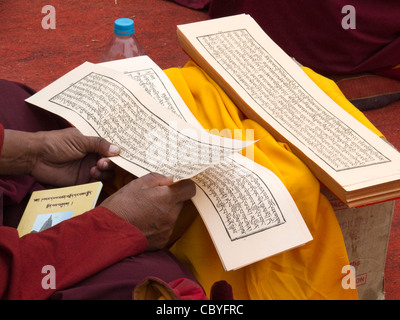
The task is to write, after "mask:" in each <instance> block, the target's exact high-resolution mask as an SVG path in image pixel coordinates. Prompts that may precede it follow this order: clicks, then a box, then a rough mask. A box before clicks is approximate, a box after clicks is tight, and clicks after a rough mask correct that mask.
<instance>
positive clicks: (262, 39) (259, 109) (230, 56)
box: [178, 14, 400, 207]
mask: <svg viewBox="0 0 400 320" xmlns="http://www.w3.org/2000/svg"><path fill="white" fill-rule="evenodd" d="M178 38H179V41H180V43H181V46H182V48H183V49H184V50H185V51H186V52H187V53H188V54H189V55H190V56H191V57H192V59H193V60H194V61H195V62H196V63H197V64H199V65H200V66H201V67H202V68H203V69H204V70H205V71H206V72H207V73H208V74H209V75H210V76H211V77H212V78H213V79H214V80H215V81H216V82H217V83H218V84H219V85H220V86H221V87H222V88H223V89H224V90H225V92H226V93H227V94H228V95H229V96H230V98H231V99H232V100H233V101H234V102H235V103H236V105H237V106H238V107H239V108H240V109H241V110H242V111H243V112H244V113H245V114H246V115H247V116H248V117H249V118H251V119H253V120H255V121H257V122H258V123H260V124H261V125H263V126H264V127H265V128H267V129H268V131H269V132H271V134H273V135H274V136H275V138H276V139H278V140H279V141H284V142H286V143H288V144H289V145H290V147H291V149H292V150H293V152H294V153H295V154H296V155H297V156H298V157H300V158H301V159H302V160H303V162H304V163H306V164H307V165H308V166H309V168H310V169H311V170H312V172H313V173H314V174H315V175H316V177H317V178H318V179H319V180H320V181H321V182H322V183H323V184H324V185H325V186H326V187H327V188H329V189H330V190H331V191H332V192H333V193H334V194H335V195H336V196H337V197H338V198H339V199H340V200H341V201H343V202H344V203H345V204H347V205H348V206H349V207H356V206H362V205H367V204H371V203H375V202H380V201H386V200H390V199H394V198H397V197H399V196H400V154H399V152H397V151H396V150H395V149H394V148H393V147H391V146H390V145H389V144H388V143H386V142H385V141H384V140H383V139H381V138H379V137H378V136H376V135H375V134H374V133H372V132H371V131H370V130H368V129H367V128H366V127H365V126H364V125H362V124H361V123H360V122H359V121H357V120H356V119H354V118H353V117H352V116H351V115H349V114H348V113H347V112H346V111H344V110H343V109H342V108H341V107H340V106H338V105H337V104H336V103H335V102H334V101H333V100H332V99H330V97H328V96H327V95H326V94H325V93H324V92H323V91H322V90H321V89H320V88H319V87H318V86H317V85H316V84H315V83H314V82H313V81H312V80H311V79H310V78H309V77H308V76H307V75H306V74H305V73H304V72H303V71H302V69H301V68H300V67H299V66H298V65H297V63H296V62H294V61H293V59H291V58H290V57H289V56H288V55H287V54H286V53H285V52H283V51H282V50H281V49H280V48H279V47H278V46H277V45H276V44H275V43H274V42H273V41H272V40H271V39H270V38H269V37H268V36H267V35H266V34H265V32H264V31H263V30H262V29H261V27H260V26H259V25H258V24H257V23H256V22H255V21H254V20H253V19H252V18H251V17H250V16H249V15H246V14H241V15H236V16H231V17H225V18H220V19H214V20H208V21H202V22H196V23H191V24H186V25H180V26H178ZM305 50H310V49H309V48H305Z"/></svg>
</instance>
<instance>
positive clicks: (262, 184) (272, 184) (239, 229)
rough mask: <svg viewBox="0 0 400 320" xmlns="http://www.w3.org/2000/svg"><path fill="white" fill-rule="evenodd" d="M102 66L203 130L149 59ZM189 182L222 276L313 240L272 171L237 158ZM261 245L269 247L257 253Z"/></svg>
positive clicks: (122, 61)
mask: <svg viewBox="0 0 400 320" xmlns="http://www.w3.org/2000/svg"><path fill="white" fill-rule="evenodd" d="M103 65H104V66H107V67H110V68H115V69H116V70H119V71H122V72H124V73H125V74H129V75H134V76H133V77H134V78H135V80H137V81H138V83H139V84H140V85H141V86H143V87H144V88H147V90H146V91H148V92H149V93H150V94H151V95H154V96H153V97H154V99H157V100H159V102H160V103H161V104H162V105H163V106H164V107H166V108H174V109H176V110H174V113H175V114H177V115H178V116H180V117H182V118H183V119H185V120H186V121H188V122H190V123H191V124H193V125H195V126H196V127H201V125H200V123H199V122H198V121H197V119H196V118H195V117H194V116H193V115H192V113H191V112H190V110H189V109H188V107H187V106H186V104H185V103H184V102H183V100H182V98H181V97H180V96H179V94H178V92H177V91H176V89H175V87H174V86H173V84H172V83H171V82H170V80H169V79H168V77H166V75H165V74H164V72H163V71H162V70H161V69H160V68H159V67H158V66H157V65H156V64H155V63H154V62H153V61H152V60H151V59H150V58H148V57H135V58H130V59H123V60H117V61H113V62H106V63H104V64H103ZM143 70H145V71H143ZM149 82H151V84H149ZM166 97H168V98H166ZM166 101H168V102H166ZM171 106H173V107H171ZM192 180H193V181H194V182H195V183H196V188H197V192H196V195H195V196H194V197H193V198H192V201H193V203H194V205H195V206H196V208H197V209H198V211H199V213H200V215H201V217H202V219H203V221H204V223H205V225H206V227H207V229H208V231H209V233H210V235H211V238H212V240H213V242H214V245H215V247H216V249H217V252H218V254H219V256H220V258H221V262H222V264H223V266H224V268H225V269H226V270H233V269H237V268H240V267H243V266H245V265H248V264H251V263H253V262H256V261H259V260H261V259H264V258H267V257H269V256H271V255H274V254H277V253H279V252H282V251H285V250H288V249H291V248H293V247H297V246H299V245H303V244H305V243H306V242H308V241H310V240H312V236H311V234H310V233H309V231H308V228H307V226H306V225H305V223H304V220H303V218H302V217H301V214H300V212H299V211H298V209H297V207H296V205H295V203H294V201H293V199H292V197H291V196H290V194H289V193H288V191H287V189H286V188H285V186H284V185H283V184H282V182H281V181H280V180H279V179H278V178H277V177H276V175H275V174H273V173H272V172H271V171H270V170H268V169H267V168H264V167H262V166H260V165H258V164H256V163H255V162H254V161H252V160H250V159H247V158H246V157H244V156H242V155H240V154H239V153H236V154H234V155H233V156H232V157H229V158H228V159H227V160H226V161H223V162H221V163H219V164H215V165H213V166H211V167H209V168H208V169H206V170H205V171H203V172H201V173H199V174H197V175H196V176H194V177H192ZM288 235H290V236H288ZM260 243H268V244H270V245H265V246H262V247H261V248H260V247H259V244H260ZM238 252H240V254H239V255H238Z"/></svg>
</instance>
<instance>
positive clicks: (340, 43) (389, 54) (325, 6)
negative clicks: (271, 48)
mask: <svg viewBox="0 0 400 320" xmlns="http://www.w3.org/2000/svg"><path fill="white" fill-rule="evenodd" d="M348 5H352V6H351V7H349V6H348ZM346 6H347V7H346ZM399 10H400V2H399V1H397V0H384V1H377V0H367V1H357V2H356V3H351V2H350V3H349V1H346V0H335V1H332V0H326V1H318V0H313V1H310V0H307V1H305V0H297V1H291V0H282V1H264V0H262V1H261V0H237V1H234V2H232V1H229V0H211V1H210V7H209V15H210V17H211V18H218V17H222V16H228V15H233V14H239V13H247V14H250V15H251V16H252V17H253V18H254V19H255V20H256V21H257V23H258V24H259V25H260V26H261V27H262V28H263V29H264V31H265V32H266V33H267V34H268V35H269V36H270V37H271V38H272V39H273V40H274V41H275V42H276V43H277V44H278V45H279V46H280V47H281V48H282V49H283V50H284V51H285V52H286V53H287V54H288V55H290V56H291V57H294V58H295V59H296V60H297V61H299V62H300V63H301V64H303V65H305V66H307V67H310V68H312V69H313V70H314V71H316V72H319V73H322V74H326V75H343V74H353V73H360V72H374V73H377V74H382V75H387V76H390V77H393V78H395V79H399V80H400V55H399V52H400V19H399Z"/></svg>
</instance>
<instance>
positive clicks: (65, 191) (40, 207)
mask: <svg viewBox="0 0 400 320" xmlns="http://www.w3.org/2000/svg"><path fill="white" fill-rule="evenodd" d="M102 187H103V184H102V183H101V182H93V183H87V184H82V185H77V186H72V187H66V188H57V189H48V190H40V191H35V192H33V193H32V196H31V198H30V199H29V202H28V205H27V206H26V209H25V212H24V214H23V216H22V219H21V221H20V223H19V225H18V228H17V230H18V234H19V236H20V237H22V236H24V235H26V234H27V233H32V232H40V231H43V230H45V229H48V228H50V227H52V226H54V225H56V224H57V223H60V222H61V221H64V220H66V219H69V218H72V217H75V216H77V215H79V214H82V213H84V212H86V211H88V210H91V209H93V208H94V206H95V205H96V202H97V199H98V197H99V195H100V191H101V189H102Z"/></svg>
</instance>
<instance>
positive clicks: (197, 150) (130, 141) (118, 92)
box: [27, 62, 249, 181]
mask: <svg viewBox="0 0 400 320" xmlns="http://www.w3.org/2000/svg"><path fill="white" fill-rule="evenodd" d="M27 102H29V103H32V104H34V105H37V106H39V107H41V108H44V109H46V110H48V111H51V112H53V113H55V114H58V115H59V116H61V117H63V118H65V119H66V120H68V121H69V122H70V123H72V124H73V125H74V126H75V127H77V128H78V129H79V130H80V131H81V132H82V133H83V134H85V135H95V136H101V137H103V138H106V139H107V140H109V141H110V142H113V143H115V144H117V145H118V146H120V147H121V150H122V151H121V155H120V156H119V157H113V158H112V160H113V161H114V162H116V163H117V164H118V165H119V166H121V167H122V168H124V169H126V170H127V171H129V172H131V173H133V174H134V175H137V176H142V175H144V174H146V173H148V172H158V173H161V174H166V175H167V174H168V175H173V176H174V179H175V180H176V181H177V180H180V179H186V178H190V177H192V176H193V175H195V174H197V173H199V172H201V171H203V170H204V169H206V168H207V167H208V166H209V165H210V164H213V163H219V162H220V161H223V160H224V159H225V158H226V157H229V156H231V155H232V154H233V153H235V152H237V151H239V150H241V149H242V148H244V147H246V146H247V145H249V142H245V141H240V140H233V139H226V138H221V137H218V136H215V135H211V134H209V133H207V132H206V131H205V130H199V129H197V128H195V127H193V126H191V125H189V124H188V123H186V122H185V121H182V120H181V119H180V118H179V117H177V116H176V115H175V114H173V113H172V112H171V111H169V110H167V109H166V108H164V107H162V106H161V105H160V104H159V103H158V102H156V101H155V100H154V99H153V98H151V97H150V95H149V94H147V93H146V92H145V91H144V90H143V89H142V88H141V87H140V86H139V85H138V84H137V83H136V82H135V81H134V80H132V79H131V78H129V77H128V76H126V75H124V74H122V73H120V72H118V71H115V70H111V69H108V68H104V67H101V66H98V65H94V64H91V63H88V62H86V63H84V64H83V65H81V66H79V67H78V68H76V69H74V70H72V71H71V72H69V73H68V74H66V75H65V76H63V77H61V78H60V79H58V80H57V81H55V82H54V83H52V84H51V85H49V86H48V87H46V88H44V89H43V90H41V91H40V92H38V93H37V94H35V95H33V96H32V97H30V98H29V99H27Z"/></svg>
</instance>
